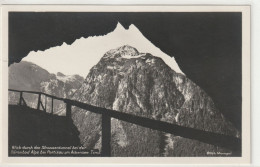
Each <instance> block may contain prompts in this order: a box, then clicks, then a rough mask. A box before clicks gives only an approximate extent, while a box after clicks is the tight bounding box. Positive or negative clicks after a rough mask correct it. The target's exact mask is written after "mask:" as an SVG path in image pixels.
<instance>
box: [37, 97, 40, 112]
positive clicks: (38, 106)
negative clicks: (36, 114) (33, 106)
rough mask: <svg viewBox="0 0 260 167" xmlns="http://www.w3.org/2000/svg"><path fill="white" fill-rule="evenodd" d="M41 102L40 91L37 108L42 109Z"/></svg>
mask: <svg viewBox="0 0 260 167" xmlns="http://www.w3.org/2000/svg"><path fill="white" fill-rule="evenodd" d="M40 103H41V94H40V93H39V97H38V104H37V110H40Z"/></svg>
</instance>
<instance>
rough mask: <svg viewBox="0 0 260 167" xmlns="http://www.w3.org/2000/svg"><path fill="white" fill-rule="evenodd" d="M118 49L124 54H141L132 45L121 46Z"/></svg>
mask: <svg viewBox="0 0 260 167" xmlns="http://www.w3.org/2000/svg"><path fill="white" fill-rule="evenodd" d="M117 50H118V51H119V52H120V53H121V55H122V56H131V57H133V56H138V55H139V52H138V50H137V49H136V48H134V47H132V46H130V45H124V46H121V47H119V48H117Z"/></svg>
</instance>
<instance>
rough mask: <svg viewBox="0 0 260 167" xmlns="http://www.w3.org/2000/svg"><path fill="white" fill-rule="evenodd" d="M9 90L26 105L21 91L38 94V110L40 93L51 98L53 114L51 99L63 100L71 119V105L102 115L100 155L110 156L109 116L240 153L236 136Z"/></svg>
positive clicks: (72, 101) (73, 101)
mask: <svg viewBox="0 0 260 167" xmlns="http://www.w3.org/2000/svg"><path fill="white" fill-rule="evenodd" d="M9 91H13V92H19V93H20V99H19V105H26V102H25V100H24V98H23V93H32V94H38V104H37V109H38V110H40V106H41V107H42V108H43V110H44V111H45V112H46V105H45V107H44V106H43V104H42V101H41V95H45V96H47V97H49V98H51V99H52V100H51V101H52V107H51V113H52V114H53V99H56V100H61V101H64V103H65V104H66V117H67V118H68V119H71V107H72V106H76V107H79V108H81V109H84V110H87V111H90V112H94V113H97V114H101V115H102V149H101V155H102V156H111V143H110V142H111V118H116V119H118V120H121V121H126V122H128V123H133V124H136V125H140V126H143V127H146V128H150V129H153V130H158V131H162V132H165V133H170V134H173V135H175V136H181V137H184V138H188V139H193V140H198V141H200V142H203V143H208V144H212V145H215V146H219V147H224V148H227V149H229V150H232V151H234V152H238V153H241V139H240V138H236V137H233V136H228V135H223V134H217V133H213V132H208V131H203V130H198V129H194V128H189V127H183V126H179V125H175V124H170V123H167V122H162V121H158V120H153V119H149V118H145V117H140V116H136V115H132V114H127V113H123V112H119V111H115V110H110V109H106V108H101V107H96V106H92V105H89V104H86V103H82V102H79V101H75V100H70V99H64V98H60V97H55V96H52V95H49V94H46V93H42V92H34V91H20V90H13V89H9Z"/></svg>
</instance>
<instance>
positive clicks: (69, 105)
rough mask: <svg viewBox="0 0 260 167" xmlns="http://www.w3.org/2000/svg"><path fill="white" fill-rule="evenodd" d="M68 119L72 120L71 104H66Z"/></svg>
mask: <svg viewBox="0 0 260 167" xmlns="http://www.w3.org/2000/svg"><path fill="white" fill-rule="evenodd" d="M66 117H67V119H70V118H71V104H70V103H66Z"/></svg>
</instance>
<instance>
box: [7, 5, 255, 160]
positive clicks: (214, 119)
mask: <svg viewBox="0 0 260 167" xmlns="http://www.w3.org/2000/svg"><path fill="white" fill-rule="evenodd" d="M117 7H118V8H120V6H117ZM144 9H145V7H144ZM162 9H163V7H162ZM7 19H8V28H7V30H8V34H7V36H8V48H7V50H8V74H7V77H8V84H7V90H6V91H7V92H8V100H7V101H8V104H7V105H8V107H7V108H8V112H7V117H8V127H7V130H8V132H7V134H8V136H7V143H8V145H7V146H6V147H7V151H8V155H7V157H12V158H15V157H18V158H26V157H27V158H28V157H57V158H58V157H68V158H73V157H74V158H76V157H81V158H82V157H88V158H90V159H91V158H92V157H111V158H112V157H118V158H120V157H168V158H170V157H171V158H172V160H173V161H174V158H178V157H198V158H199V157H211V158H226V159H227V158H242V157H243V156H245V155H246V154H243V153H244V152H243V151H245V150H243V149H244V148H245V147H243V142H244V141H250V135H249V136H248V135H245V133H249V132H245V131H244V129H245V128H243V126H246V125H248V123H247V122H243V120H244V116H246V117H247V116H248V117H250V115H249V113H250V108H249V107H246V105H243V104H244V103H243V100H244V99H245V98H244V96H243V95H244V94H243V92H244V90H248V89H244V86H243V83H244V81H243V76H244V75H248V76H249V75H250V74H248V73H245V72H244V69H243V68H244V64H246V65H247V66H246V67H248V66H249V65H248V62H249V61H246V62H244V60H249V57H250V55H244V54H243V49H242V48H243V47H244V46H243V44H244V43H243V40H244V38H242V37H243V32H244V29H243V28H244V27H245V26H243V22H244V20H243V19H244V17H243V12H242V11H238V10H235V11H218V12H217V11H201V12H200V11H178V10H177V11H176V10H169V9H168V8H167V10H165V11H164V10H159V11H153V10H144V11H138V10H137V11H136V10H133V11H127V10H126V11H121V10H119V11H118V10H115V11H111V10H110V11H106V10H105V11H98V10H97V11H87V10H86V11H53V10H51V11H44V10H39V11H34V10H28V11H8V16H7ZM245 82H248V83H250V81H249V80H248V81H245ZM244 106H245V107H244Z"/></svg>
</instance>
